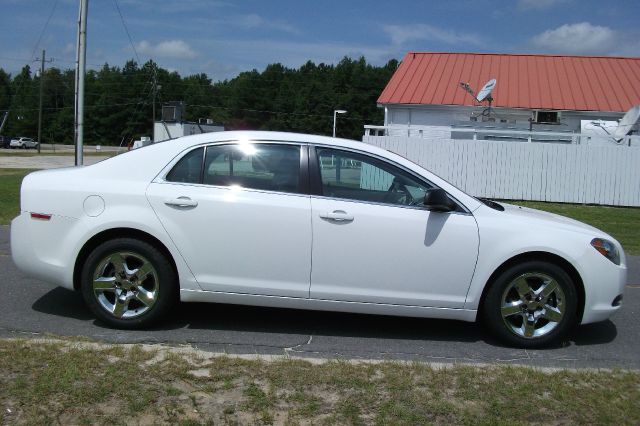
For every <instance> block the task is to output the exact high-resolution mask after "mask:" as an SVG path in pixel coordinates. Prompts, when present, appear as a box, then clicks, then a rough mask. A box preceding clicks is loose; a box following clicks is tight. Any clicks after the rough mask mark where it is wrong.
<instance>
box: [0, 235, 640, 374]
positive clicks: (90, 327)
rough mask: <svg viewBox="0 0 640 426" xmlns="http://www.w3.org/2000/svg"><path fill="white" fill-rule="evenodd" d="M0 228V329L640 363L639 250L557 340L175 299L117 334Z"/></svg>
mask: <svg viewBox="0 0 640 426" xmlns="http://www.w3.org/2000/svg"><path fill="white" fill-rule="evenodd" d="M8 236H9V228H8V227H6V226H2V227H0V336H16V335H24V333H26V334H32V333H37V334H42V333H52V334H56V335H62V336H89V337H91V338H94V339H100V340H104V341H108V342H151V343H153V342H167V343H170V344H183V343H188V344H191V345H193V346H196V347H198V348H200V349H204V350H210V351H216V352H228V353H243V354H246V353H250V354H254V353H258V354H285V353H287V354H289V355H292V356H299V357H337V358H367V359H406V360H422V361H432V362H482V363H518V364H530V365H537V366H549V367H569V368H581V367H605V368H606V367H623V368H636V369H638V368H640V339H638V336H640V323H639V321H638V314H640V285H638V284H640V257H634V258H631V259H630V263H631V271H630V280H629V282H630V283H631V284H635V285H634V286H630V287H628V288H627V290H626V295H625V304H624V307H623V309H622V310H621V311H620V312H618V313H617V314H616V315H614V317H613V318H612V319H611V320H610V321H606V322H603V323H599V324H592V325H588V326H582V327H579V328H578V329H577V331H576V332H575V333H574V334H573V335H572V336H571V338H570V340H569V341H568V342H565V344H563V345H559V346H558V347H554V348H550V349H546V350H535V351H525V350H520V349H513V348H506V347H503V346H501V345H500V344H499V343H497V342H495V341H494V340H493V339H492V338H490V337H489V336H488V335H487V334H486V333H485V332H484V330H483V329H482V328H481V327H480V326H478V325H475V324H468V323H464V322H458V321H442V320H429V319H414V318H394V317H382V316H367V315H353V314H340V313H326V312H304V311H296V310H286V309H268V308H255V307H240V306H229V305H216V304H182V305H181V306H180V307H178V308H177V309H176V311H175V312H174V314H173V317H172V319H171V320H170V321H168V322H167V323H165V324H164V325H163V326H162V327H160V328H157V329H153V330H147V331H119V330H113V329H109V328H106V327H104V326H103V325H102V324H100V323H99V322H97V321H96V320H94V318H93V317H92V315H91V313H90V312H89V311H88V309H87V308H85V306H84V304H83V302H82V299H81V297H80V295H79V294H77V293H75V292H73V291H70V290H65V289H62V288H54V287H52V286H50V285H49V284H46V283H43V282H41V281H37V280H34V279H31V278H27V277H25V276H24V275H23V274H22V273H21V272H19V271H18V270H17V269H16V268H15V266H14V265H13V262H12V261H11V257H10V255H9V253H10V252H9V241H8V239H9V238H8Z"/></svg>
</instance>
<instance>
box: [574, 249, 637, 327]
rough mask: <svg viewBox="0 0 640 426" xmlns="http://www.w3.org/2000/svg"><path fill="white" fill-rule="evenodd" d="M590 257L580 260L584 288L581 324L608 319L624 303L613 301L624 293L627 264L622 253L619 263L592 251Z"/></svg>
mask: <svg viewBox="0 0 640 426" xmlns="http://www.w3.org/2000/svg"><path fill="white" fill-rule="evenodd" d="M589 257H590V259H586V260H585V261H583V262H581V265H582V269H583V270H582V271H581V276H582V280H583V284H584V290H585V303H584V314H583V316H582V321H581V324H590V323H594V322H598V321H604V320H606V319H608V318H609V317H610V316H611V315H612V314H613V313H614V312H616V311H618V310H619V309H620V308H621V307H622V304H623V303H624V302H623V303H622V304H621V303H614V302H616V299H617V298H619V296H621V295H623V294H624V290H625V287H626V285H627V266H626V260H625V257H624V253H621V263H620V265H615V264H614V263H613V262H611V261H609V260H608V259H606V258H605V257H604V256H602V255H601V254H600V253H598V252H596V251H595V250H594V251H593V254H592V255H589Z"/></svg>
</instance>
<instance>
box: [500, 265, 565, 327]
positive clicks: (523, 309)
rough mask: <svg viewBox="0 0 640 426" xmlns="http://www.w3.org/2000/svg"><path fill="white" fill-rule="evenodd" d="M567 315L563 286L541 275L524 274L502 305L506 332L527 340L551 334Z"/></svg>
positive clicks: (508, 291)
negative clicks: (508, 331) (507, 330)
mask: <svg viewBox="0 0 640 426" xmlns="http://www.w3.org/2000/svg"><path fill="white" fill-rule="evenodd" d="M565 311H566V306H565V295H564V292H563V291H562V288H561V286H560V285H559V284H558V282H557V281H556V280H555V279H554V278H553V277H551V276H549V275H547V274H544V273H541V272H532V273H525V274H522V275H519V276H518V277H516V278H515V279H514V280H512V281H511V282H510V283H509V285H507V287H506V289H505V291H504V293H503V295H502V301H501V305H500V313H501V315H502V319H503V321H504V323H505V324H506V326H507V328H508V329H509V330H510V331H511V332H512V333H514V334H515V335H517V336H519V337H523V338H526V339H532V338H537V337H542V336H545V335H547V334H549V333H550V332H551V331H553V330H554V329H555V328H556V327H557V326H558V325H559V324H560V322H561V321H562V319H563V318H564V315H565Z"/></svg>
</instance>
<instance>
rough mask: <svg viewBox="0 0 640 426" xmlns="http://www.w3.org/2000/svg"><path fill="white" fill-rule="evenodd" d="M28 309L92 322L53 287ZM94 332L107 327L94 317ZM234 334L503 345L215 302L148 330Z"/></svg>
mask: <svg viewBox="0 0 640 426" xmlns="http://www.w3.org/2000/svg"><path fill="white" fill-rule="evenodd" d="M32 309H33V310H34V311H37V312H42V313H46V314H49V315H55V316H60V317H66V318H72V319H76V320H81V321H87V320H91V319H94V318H95V317H94V315H93V314H92V313H91V311H90V310H89V309H88V308H87V307H86V305H85V304H84V301H83V299H82V295H81V294H80V293H78V292H76V291H72V290H68V289H65V288H62V287H58V288H55V289H52V290H50V291H49V292H48V293H46V294H44V295H43V296H42V297H40V298H39V299H38V300H36V301H35V302H34V303H33V305H32ZM93 324H94V325H95V326H96V327H99V328H109V327H108V326H107V325H106V324H104V323H102V322H100V321H99V320H96V319H94V322H93ZM185 328H187V329H193V330H211V331H216V330H218V331H237V332H257V333H274V334H309V335H323V336H337V337H350V338H376V339H396V340H424V341H449V342H462V343H473V342H484V343H486V344H488V345H491V346H497V347H506V346H504V345H503V344H502V343H501V342H500V341H498V340H496V339H494V338H493V337H492V336H491V335H489V333H488V332H487V331H486V330H485V328H484V327H482V326H481V325H480V324H476V323H468V322H464V321H453V320H440V319H428V318H410V317H392V316H383V315H364V314H352V313H340V312H325V311H305V310H297V309H284V308H264V307H255V306H241V305H226V304H217V303H181V304H179V305H178V306H177V307H176V308H175V309H174V310H173V311H172V312H171V315H170V316H169V317H168V318H167V319H165V320H164V321H162V322H160V323H159V324H158V325H157V326H155V327H152V328H149V329H148V331H169V330H178V329H185ZM616 336H617V328H616V326H615V324H614V323H613V322H611V321H610V320H608V321H604V322H600V323H596V324H588V325H584V326H580V327H577V328H576V330H574V332H573V333H571V335H569V337H568V339H567V340H565V341H563V342H559V343H558V344H557V345H552V346H550V347H548V348H547V349H559V348H563V347H566V346H569V345H570V344H571V342H573V344H574V345H576V346H588V345H598V344H603V343H609V342H611V341H613V340H614V339H615V338H616Z"/></svg>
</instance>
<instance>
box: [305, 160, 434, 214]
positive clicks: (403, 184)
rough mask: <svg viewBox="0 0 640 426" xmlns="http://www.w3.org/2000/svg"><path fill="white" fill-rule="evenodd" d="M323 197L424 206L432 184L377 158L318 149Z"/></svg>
mask: <svg viewBox="0 0 640 426" xmlns="http://www.w3.org/2000/svg"><path fill="white" fill-rule="evenodd" d="M316 152H317V156H318V162H319V168H320V178H321V181H322V195H323V196H325V197H332V198H345V199H349V200H358V201H367V202H373V203H384V204H394V205H401V206H418V205H422V203H423V201H424V195H425V193H426V191H427V190H429V189H431V188H433V187H432V186H431V185H429V184H427V183H425V182H422V181H419V180H417V179H416V178H414V177H413V176H412V175H411V174H409V173H407V172H405V171H403V170H402V169H400V168H398V167H395V166H393V165H391V164H389V163H386V162H384V161H381V160H378V159H376V158H373V157H369V156H366V155H361V154H357V153H353V152H349V151H341V150H336V149H330V148H317V151H316Z"/></svg>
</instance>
